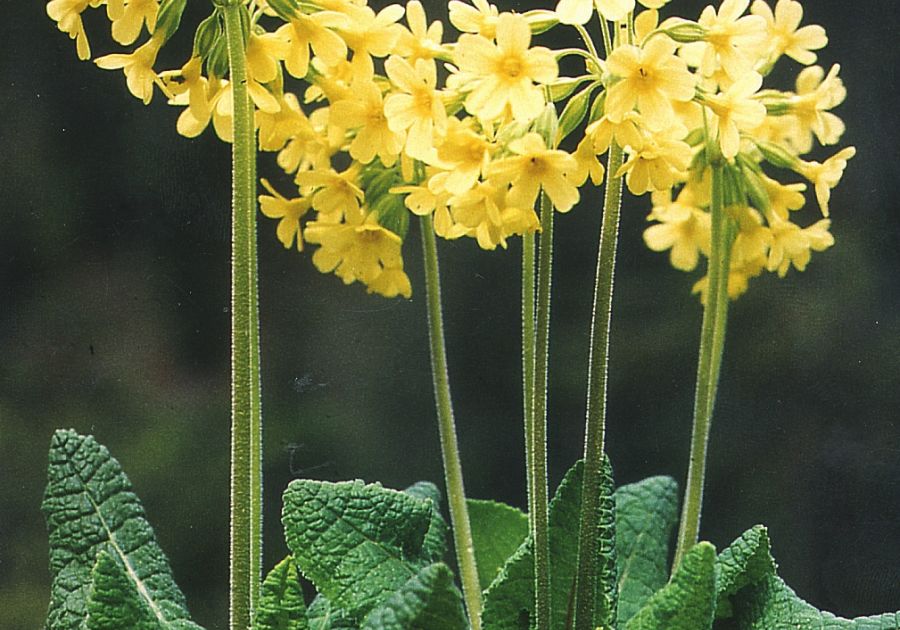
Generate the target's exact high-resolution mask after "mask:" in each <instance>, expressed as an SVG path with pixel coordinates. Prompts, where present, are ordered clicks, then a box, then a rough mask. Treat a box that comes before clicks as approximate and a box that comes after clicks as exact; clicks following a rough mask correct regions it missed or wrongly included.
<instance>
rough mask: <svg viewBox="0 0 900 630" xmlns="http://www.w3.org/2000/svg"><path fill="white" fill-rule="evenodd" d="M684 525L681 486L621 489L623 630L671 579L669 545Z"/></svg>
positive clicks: (657, 480) (653, 480)
mask: <svg viewBox="0 0 900 630" xmlns="http://www.w3.org/2000/svg"><path fill="white" fill-rule="evenodd" d="M677 522H678V484H677V483H676V482H675V480H674V479H672V478H671V477H650V478H648V479H644V480H643V481H639V482H637V483H633V484H629V485H626V486H622V487H621V488H619V489H618V490H616V559H617V562H618V593H619V596H618V602H617V604H618V610H617V624H616V627H617V628H624V627H625V624H626V623H627V622H628V620H630V619H631V618H632V617H633V616H634V615H635V614H636V613H637V612H638V611H639V610H640V609H641V608H642V607H643V606H644V604H645V603H646V602H647V600H648V599H650V597H651V596H652V595H653V594H654V593H655V592H657V591H658V590H659V589H660V588H662V587H663V585H664V584H665V583H666V581H667V580H668V578H669V565H668V557H669V541H670V540H671V538H672V531H673V530H674V528H675V525H676V523H677Z"/></svg>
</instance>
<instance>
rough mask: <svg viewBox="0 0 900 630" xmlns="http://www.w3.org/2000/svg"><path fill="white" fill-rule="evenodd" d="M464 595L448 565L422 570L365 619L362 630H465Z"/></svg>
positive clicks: (430, 566)
mask: <svg viewBox="0 0 900 630" xmlns="http://www.w3.org/2000/svg"><path fill="white" fill-rule="evenodd" d="M468 627H469V622H468V620H467V619H466V613H465V610H464V609H463V605H462V594H461V593H460V592H459V589H457V588H456V586H455V585H454V584H453V573H452V572H451V571H450V569H449V568H448V567H447V565H446V564H443V563H437V564H432V565H429V566H427V567H424V568H423V569H421V570H420V571H419V572H418V573H417V574H416V575H414V576H413V577H411V578H410V579H409V580H408V581H407V582H406V584H404V585H403V586H402V587H401V588H400V589H399V590H397V591H396V592H395V593H394V594H393V595H391V596H390V597H389V598H388V599H387V600H386V601H385V602H384V603H383V604H381V605H380V606H378V607H377V608H375V609H374V610H373V611H372V612H371V613H369V615H368V616H367V617H366V619H365V621H363V624H362V630H466V629H467V628H468Z"/></svg>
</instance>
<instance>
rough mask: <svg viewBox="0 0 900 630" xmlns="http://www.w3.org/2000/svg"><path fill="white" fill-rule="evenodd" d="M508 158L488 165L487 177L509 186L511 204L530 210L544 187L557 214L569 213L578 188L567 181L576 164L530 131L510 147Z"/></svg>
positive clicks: (572, 158) (576, 169)
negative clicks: (549, 147) (558, 212)
mask: <svg viewBox="0 0 900 630" xmlns="http://www.w3.org/2000/svg"><path fill="white" fill-rule="evenodd" d="M509 150H510V151H511V152H512V153H513V155H512V156H511V157H507V158H503V159H502V160H498V161H496V162H493V163H492V164H490V165H489V166H488V168H487V173H486V175H487V176H488V177H489V178H491V179H493V180H496V181H497V182H499V183H507V182H508V183H511V184H512V188H511V189H510V191H509V200H510V201H511V202H512V204H513V205H515V206H519V207H522V208H531V207H533V206H534V202H535V200H536V199H537V196H538V192H539V191H540V189H541V188H542V187H543V189H544V192H546V193H547V195H548V196H549V197H550V201H552V202H553V205H554V206H556V209H557V210H559V211H560V212H568V211H569V210H571V209H572V206H574V205H575V204H576V203H577V202H578V188H577V187H576V186H575V184H574V183H573V182H572V181H571V180H570V179H568V177H567V176H568V175H569V174H570V173H575V172H577V171H578V170H579V169H578V161H577V160H576V159H575V158H574V157H572V156H571V155H569V154H568V153H566V152H565V151H560V150H558V149H548V148H547V145H546V144H544V139H543V138H542V137H541V136H540V135H539V134H537V133H534V132H531V133H528V134H526V135H525V136H523V137H521V138H519V139H518V140H514V141H513V142H511V143H510V144H509Z"/></svg>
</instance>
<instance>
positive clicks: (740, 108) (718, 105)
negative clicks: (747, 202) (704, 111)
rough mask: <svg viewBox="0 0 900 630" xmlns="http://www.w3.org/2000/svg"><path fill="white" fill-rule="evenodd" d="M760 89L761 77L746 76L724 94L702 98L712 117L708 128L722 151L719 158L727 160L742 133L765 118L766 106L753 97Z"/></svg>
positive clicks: (754, 74)
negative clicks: (712, 127)
mask: <svg viewBox="0 0 900 630" xmlns="http://www.w3.org/2000/svg"><path fill="white" fill-rule="evenodd" d="M761 86H762V77H761V76H760V75H759V74H757V73H756V72H748V73H747V74H745V75H744V76H743V77H741V78H740V79H738V80H737V81H735V82H734V83H733V84H732V85H731V86H729V87H728V89H727V90H725V91H723V92H720V93H718V94H714V95H710V96H707V97H705V101H704V102H705V104H706V106H707V107H709V109H711V110H712V112H713V114H714V116H713V117H712V120H711V121H710V124H711V125H712V126H714V127H715V136H716V137H717V138H718V140H719V146H720V147H721V148H722V155H723V156H725V158H726V159H728V160H730V159H732V158H734V156H736V155H737V154H738V152H739V151H740V149H741V133H740V132H741V131H750V130H752V129H754V128H755V127H758V126H759V125H761V124H762V122H763V121H764V120H765V118H766V106H765V105H763V104H762V103H761V102H759V101H758V100H755V99H754V98H753V96H754V95H755V94H756V92H757V91H759V88H760V87H761Z"/></svg>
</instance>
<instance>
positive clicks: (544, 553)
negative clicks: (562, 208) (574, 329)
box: [529, 193, 553, 630]
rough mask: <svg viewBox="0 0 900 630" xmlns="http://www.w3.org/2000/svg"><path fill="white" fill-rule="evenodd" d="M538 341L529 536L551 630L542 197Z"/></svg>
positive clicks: (549, 226)
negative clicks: (532, 545)
mask: <svg viewBox="0 0 900 630" xmlns="http://www.w3.org/2000/svg"><path fill="white" fill-rule="evenodd" d="M538 265H539V266H538V288H537V337H536V342H535V359H534V389H533V407H532V413H533V414H534V423H533V427H532V432H531V464H532V471H531V475H530V476H531V479H532V481H533V486H534V487H533V488H532V492H531V510H532V511H531V513H530V514H529V516H530V521H531V534H532V536H533V537H534V580H535V583H534V586H535V591H534V593H535V612H536V614H535V621H536V624H537V630H550V619H551V596H550V593H551V591H550V517H549V507H548V505H549V504H548V498H547V494H548V492H547V358H548V355H549V350H550V292H551V288H552V284H553V273H552V272H553V204H552V203H551V202H550V198H549V197H548V196H547V194H546V193H541V248H540V260H539V263H538Z"/></svg>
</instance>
